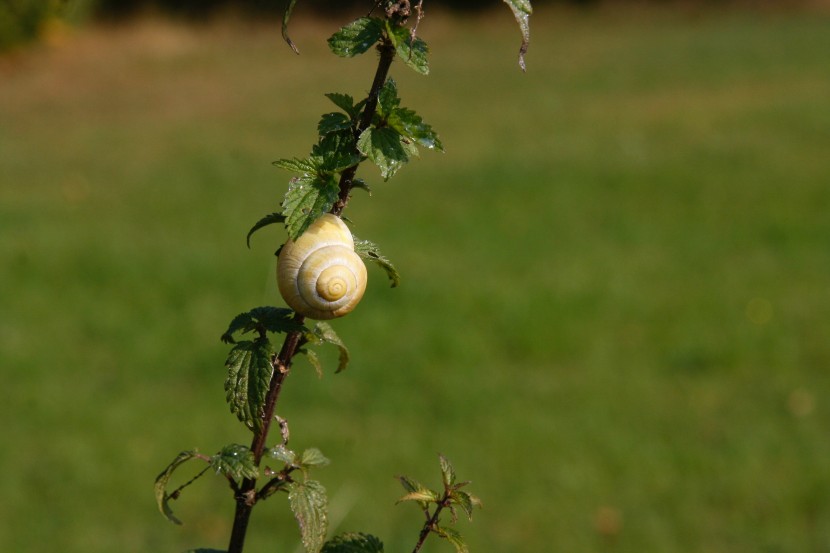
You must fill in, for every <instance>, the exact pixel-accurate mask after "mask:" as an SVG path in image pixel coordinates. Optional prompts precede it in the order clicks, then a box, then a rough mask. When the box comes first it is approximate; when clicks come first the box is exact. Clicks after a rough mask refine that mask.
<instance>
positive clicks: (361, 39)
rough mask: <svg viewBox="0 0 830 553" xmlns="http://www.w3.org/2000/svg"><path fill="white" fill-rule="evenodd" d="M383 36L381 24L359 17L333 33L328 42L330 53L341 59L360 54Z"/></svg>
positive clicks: (374, 20)
mask: <svg viewBox="0 0 830 553" xmlns="http://www.w3.org/2000/svg"><path fill="white" fill-rule="evenodd" d="M382 36H383V22H382V21H381V20H380V19H377V18H374V17H361V18H360V19H358V20H356V21H353V22H351V23H349V24H348V25H346V26H345V27H343V28H342V29H340V30H339V31H337V32H336V33H334V34H333V35H332V36H331V38H329V40H328V44H329V48H331V51H332V52H334V53H335V54H337V55H338V56H340V57H342V58H350V57H353V56H356V55H358V54H362V53H363V52H365V51H366V50H368V49H369V48H371V47H372V46H374V45H375V44H376V43H377V42H378V40H380V38H381V37H382Z"/></svg>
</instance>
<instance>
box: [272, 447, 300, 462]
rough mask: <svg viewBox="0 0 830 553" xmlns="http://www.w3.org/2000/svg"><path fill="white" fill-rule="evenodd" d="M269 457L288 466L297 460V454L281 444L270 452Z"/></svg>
mask: <svg viewBox="0 0 830 553" xmlns="http://www.w3.org/2000/svg"><path fill="white" fill-rule="evenodd" d="M268 456H269V457H271V458H272V459H276V460H277V461H282V462H283V463H285V464H286V465H293V464H294V461H295V460H296V458H297V454H296V453H294V452H293V451H291V450H290V449H288V448H287V447H285V446H284V445H282V444H280V445H278V446H275V447H272V448H271V449H269V450H268Z"/></svg>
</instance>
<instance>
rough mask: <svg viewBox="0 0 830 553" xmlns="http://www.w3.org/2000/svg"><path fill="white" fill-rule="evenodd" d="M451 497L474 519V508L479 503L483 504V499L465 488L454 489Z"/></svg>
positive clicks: (479, 504)
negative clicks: (464, 489)
mask: <svg viewBox="0 0 830 553" xmlns="http://www.w3.org/2000/svg"><path fill="white" fill-rule="evenodd" d="M451 497H452V500H453V502H454V503H455V504H456V505H459V506H460V507H461V508H462V509H463V510H464V514H466V515H467V518H468V519H470V520H473V508H474V507H475V506H477V505H478V506H481V500H480V499H479V498H477V497H476V496H474V495H473V494H471V493H467V492H465V491H463V490H453V492H452V496H451Z"/></svg>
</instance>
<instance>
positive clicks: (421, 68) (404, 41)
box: [386, 20, 429, 75]
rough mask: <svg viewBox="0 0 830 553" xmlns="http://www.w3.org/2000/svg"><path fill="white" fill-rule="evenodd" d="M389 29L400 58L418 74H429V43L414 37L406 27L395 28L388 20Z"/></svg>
mask: <svg viewBox="0 0 830 553" xmlns="http://www.w3.org/2000/svg"><path fill="white" fill-rule="evenodd" d="M386 25H387V28H388V34H389V37H390V38H391V39H392V43H393V44H394V45H395V50H396V51H397V54H398V57H399V58H400V59H401V61H403V62H404V63H405V64H406V65H407V66H409V67H410V68H411V69H413V70H414V71H415V72H416V73H420V74H421V75H428V74H429V63H428V61H427V54H428V53H429V48H428V47H427V43H426V42H424V41H423V40H422V39H421V38H420V37H417V36H416V37H414V38H413V36H412V33H411V31H410V30H409V29H408V28H406V27H395V26H394V25H393V24H392V23H390V22H389V21H388V20H387V24H386Z"/></svg>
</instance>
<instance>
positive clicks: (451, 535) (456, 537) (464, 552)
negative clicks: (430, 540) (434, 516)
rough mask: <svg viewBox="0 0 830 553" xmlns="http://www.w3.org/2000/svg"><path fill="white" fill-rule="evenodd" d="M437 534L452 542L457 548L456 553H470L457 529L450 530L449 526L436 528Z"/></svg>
mask: <svg viewBox="0 0 830 553" xmlns="http://www.w3.org/2000/svg"><path fill="white" fill-rule="evenodd" d="M434 531H435V533H436V534H438V535H439V536H441V537H442V538H444V539H445V540H447V541H448V542H450V543H451V544H453V545H454V546H455V552H456V553H469V551H470V550H469V549H467V544H466V543H464V538H462V537H461V534H460V533H459V532H458V530H456V529H455V528H450V527H449V526H439V527H437V528H435V530H434Z"/></svg>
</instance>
